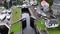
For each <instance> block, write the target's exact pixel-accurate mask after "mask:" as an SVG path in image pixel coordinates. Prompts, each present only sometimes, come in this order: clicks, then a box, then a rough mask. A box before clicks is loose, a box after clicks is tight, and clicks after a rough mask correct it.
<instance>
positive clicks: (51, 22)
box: [45, 19, 59, 28]
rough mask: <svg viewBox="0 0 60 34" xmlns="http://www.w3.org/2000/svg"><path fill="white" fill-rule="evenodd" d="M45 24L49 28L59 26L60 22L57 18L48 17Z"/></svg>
mask: <svg viewBox="0 0 60 34" xmlns="http://www.w3.org/2000/svg"><path fill="white" fill-rule="evenodd" d="M45 26H46V27H47V28H53V27H58V26H59V24H58V22H57V21H56V20H55V19H51V20H50V19H47V20H45Z"/></svg>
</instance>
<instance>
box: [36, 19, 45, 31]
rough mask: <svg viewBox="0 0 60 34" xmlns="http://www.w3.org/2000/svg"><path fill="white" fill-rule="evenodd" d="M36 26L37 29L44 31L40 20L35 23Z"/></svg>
mask: <svg viewBox="0 0 60 34" xmlns="http://www.w3.org/2000/svg"><path fill="white" fill-rule="evenodd" d="M36 25H37V26H38V28H39V29H41V30H45V25H44V22H43V21H42V20H38V21H36Z"/></svg>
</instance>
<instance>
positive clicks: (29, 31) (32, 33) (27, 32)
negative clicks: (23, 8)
mask: <svg viewBox="0 0 60 34" xmlns="http://www.w3.org/2000/svg"><path fill="white" fill-rule="evenodd" d="M24 15H25V18H26V25H27V26H26V28H25V29H24V30H23V34H35V30H34V29H33V28H32V27H31V26H30V16H29V14H28V13H25V14H24Z"/></svg>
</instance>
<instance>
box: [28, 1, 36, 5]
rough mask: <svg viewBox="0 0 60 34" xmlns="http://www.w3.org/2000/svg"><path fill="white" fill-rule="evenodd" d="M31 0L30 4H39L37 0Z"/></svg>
mask: <svg viewBox="0 0 60 34" xmlns="http://www.w3.org/2000/svg"><path fill="white" fill-rule="evenodd" d="M29 1H30V5H37V0H29Z"/></svg>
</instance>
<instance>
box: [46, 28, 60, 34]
mask: <svg viewBox="0 0 60 34" xmlns="http://www.w3.org/2000/svg"><path fill="white" fill-rule="evenodd" d="M47 30H48V32H49V34H60V30H59V29H58V28H51V29H47Z"/></svg>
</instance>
